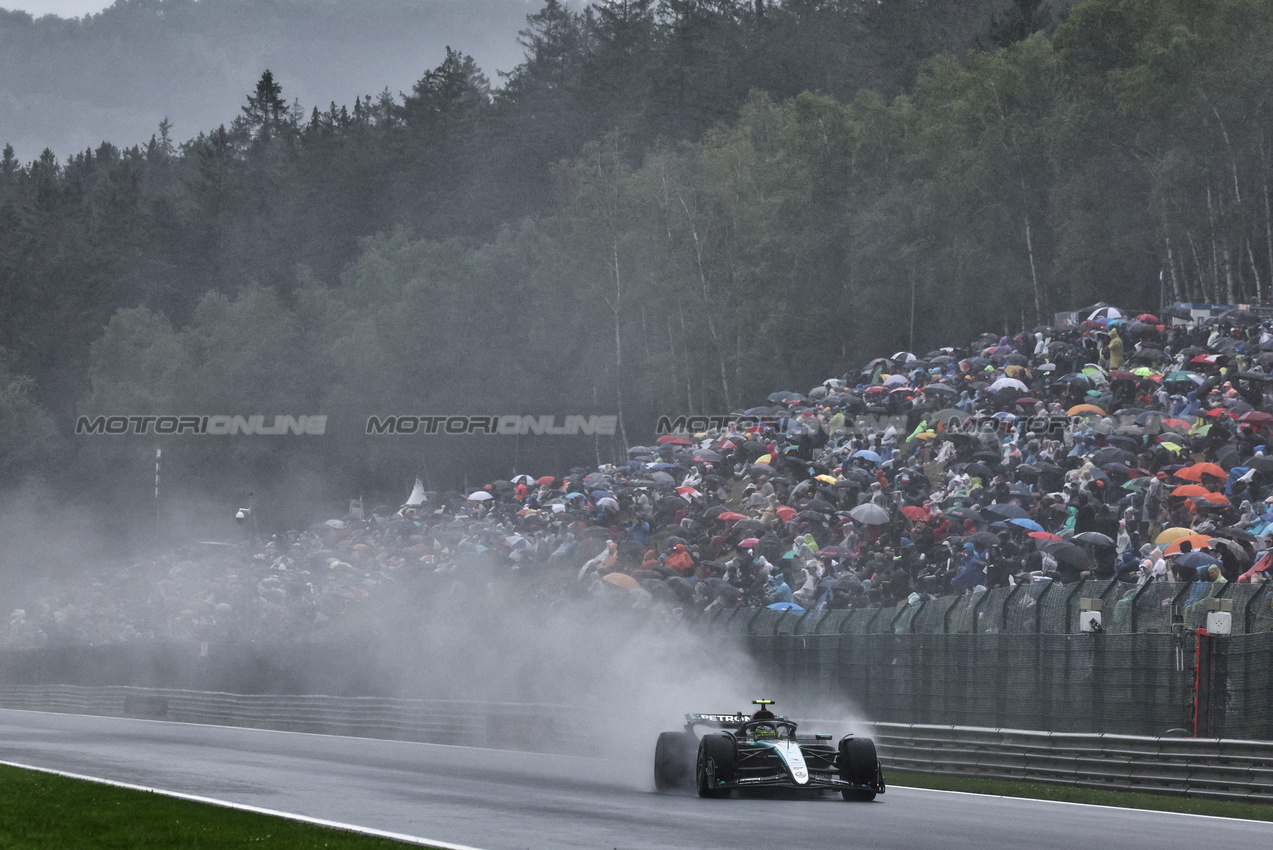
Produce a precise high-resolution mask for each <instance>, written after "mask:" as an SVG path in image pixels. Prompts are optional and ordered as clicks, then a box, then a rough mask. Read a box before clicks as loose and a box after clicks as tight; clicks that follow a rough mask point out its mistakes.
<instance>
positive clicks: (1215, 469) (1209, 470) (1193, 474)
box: [1175, 463, 1229, 481]
mask: <svg viewBox="0 0 1273 850" xmlns="http://www.w3.org/2000/svg"><path fill="white" fill-rule="evenodd" d="M1175 475H1176V477H1177V478H1183V479H1184V480H1185V481H1201V480H1202V476H1204V475H1210V476H1211V477H1213V478H1219V479H1220V480H1221V481H1223V480H1225V479H1227V478H1228V477H1229V473H1227V472H1225V471H1224V469H1223V468H1221V467H1219V466H1217V465H1216V464H1214V463H1195V464H1194V465H1193V466H1186V467H1185V468H1184V469H1178V470H1176V473H1175Z"/></svg>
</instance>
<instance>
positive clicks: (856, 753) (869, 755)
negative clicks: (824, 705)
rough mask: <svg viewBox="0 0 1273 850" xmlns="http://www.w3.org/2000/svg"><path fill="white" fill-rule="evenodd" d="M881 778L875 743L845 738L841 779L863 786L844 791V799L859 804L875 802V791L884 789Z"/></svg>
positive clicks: (863, 739)
mask: <svg viewBox="0 0 1273 850" xmlns="http://www.w3.org/2000/svg"><path fill="white" fill-rule="evenodd" d="M881 776H882V773H881V771H880V760H879V758H878V757H877V756H876V754H875V742H874V741H872V740H871V739H870V738H845V739H844V740H842V741H841V742H840V778H841V779H843V780H844V781H845V782H852V783H853V784H854V785H857V786H861V787H858V788H845V789H844V790H842V791H841V792H840V794H841V795H842V796H843V797H844V799H846V800H848V801H850V802H859V803H869V802H870V801H871V800H874V799H875V795H876V793H877V792H876V790H875V789H876V788H880V787H883V782H882V780H881Z"/></svg>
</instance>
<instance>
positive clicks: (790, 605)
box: [765, 602, 804, 611]
mask: <svg viewBox="0 0 1273 850" xmlns="http://www.w3.org/2000/svg"><path fill="white" fill-rule="evenodd" d="M765 607H767V608H769V610H771V611H803V610H804V609H803V608H801V607H800V606H799V605H797V604H796V603H794V602H775V603H774V604H772V605H767V606H765Z"/></svg>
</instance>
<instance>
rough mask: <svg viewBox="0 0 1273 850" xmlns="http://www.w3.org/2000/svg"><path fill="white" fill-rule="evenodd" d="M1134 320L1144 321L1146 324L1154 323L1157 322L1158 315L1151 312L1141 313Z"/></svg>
mask: <svg viewBox="0 0 1273 850" xmlns="http://www.w3.org/2000/svg"><path fill="white" fill-rule="evenodd" d="M1136 321H1138V322H1144V323H1145V324H1147V325H1156V324H1158V317H1157V316H1155V315H1154V314H1153V313H1141V314H1140V315H1139V316H1137V317H1136Z"/></svg>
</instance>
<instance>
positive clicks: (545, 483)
mask: <svg viewBox="0 0 1273 850" xmlns="http://www.w3.org/2000/svg"><path fill="white" fill-rule="evenodd" d="M556 480H557V479H556V478H553V477H552V476H551V475H545V476H544V477H543V478H536V479H535V483H536V484H539V485H541V486H543V487H547V486H548V485H549V484H552V483H553V482H554V481H556Z"/></svg>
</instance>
